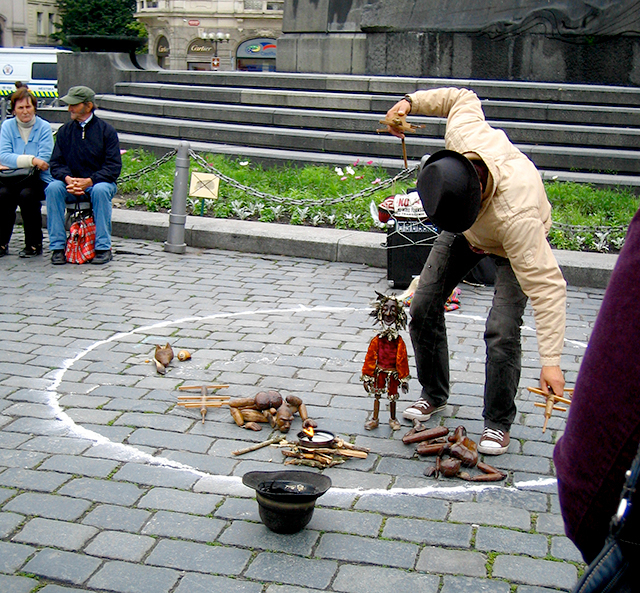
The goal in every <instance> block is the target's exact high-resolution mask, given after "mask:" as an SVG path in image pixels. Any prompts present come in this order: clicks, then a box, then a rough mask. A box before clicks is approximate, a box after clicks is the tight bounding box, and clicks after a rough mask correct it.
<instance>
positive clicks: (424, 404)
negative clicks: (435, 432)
mask: <svg viewBox="0 0 640 593" xmlns="http://www.w3.org/2000/svg"><path fill="white" fill-rule="evenodd" d="M446 407H447V404H446V403H444V404H442V405H441V406H438V407H435V406H432V405H431V404H430V403H429V402H428V401H427V400H426V399H419V400H418V401H417V402H416V403H415V404H411V405H410V406H409V407H408V408H407V409H406V410H405V411H404V412H402V417H403V418H404V419H405V420H419V421H420V422H425V421H426V420H429V418H431V416H433V415H434V414H435V413H436V412H441V411H442V410H444V409H445V408H446Z"/></svg>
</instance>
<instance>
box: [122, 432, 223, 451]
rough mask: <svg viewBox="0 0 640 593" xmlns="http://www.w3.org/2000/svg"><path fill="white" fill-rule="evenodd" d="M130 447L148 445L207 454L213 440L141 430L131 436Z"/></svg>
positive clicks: (189, 435) (128, 440)
mask: <svg viewBox="0 0 640 593" xmlns="http://www.w3.org/2000/svg"><path fill="white" fill-rule="evenodd" d="M127 442H128V443H129V444H130V445H134V446H135V445H146V446H147V447H157V448H160V449H172V450H176V451H189V452H192V453H206V452H207V450H208V449H209V447H210V446H211V439H210V438H208V437H204V436H198V435H192V434H177V433H174V432H169V431H166V430H152V429H149V428H139V429H138V430H136V431H134V432H133V433H132V434H130V435H129V438H128V439H127Z"/></svg>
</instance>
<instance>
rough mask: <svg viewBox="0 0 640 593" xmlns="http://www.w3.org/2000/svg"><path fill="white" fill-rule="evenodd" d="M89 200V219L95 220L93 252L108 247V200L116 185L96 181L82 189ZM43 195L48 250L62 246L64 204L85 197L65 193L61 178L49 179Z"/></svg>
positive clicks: (109, 247)
mask: <svg viewBox="0 0 640 593" xmlns="http://www.w3.org/2000/svg"><path fill="white" fill-rule="evenodd" d="M85 191H86V194H87V196H88V197H89V198H90V199H91V208H92V209H93V220H94V221H95V223H96V251H106V250H107V249H111V200H112V199H113V196H115V195H116V184H115V183H107V182H100V183H96V184H95V185H94V186H92V187H88V188H87V189H86V190H85ZM45 195H46V197H47V231H48V232H49V249H50V250H51V251H55V250H59V249H64V248H65V245H66V242H67V230H66V229H65V228H64V216H65V210H66V205H67V204H73V203H75V202H76V200H78V199H79V200H80V201H83V200H86V198H85V196H80V197H78V196H74V195H73V194H70V193H68V192H67V186H66V184H65V183H64V182H63V181H57V180H56V181H52V182H51V183H50V184H49V185H48V186H47V188H46V189H45Z"/></svg>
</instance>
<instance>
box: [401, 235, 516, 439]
mask: <svg viewBox="0 0 640 593" xmlns="http://www.w3.org/2000/svg"><path fill="white" fill-rule="evenodd" d="M483 257H487V256H486V255H483V254H477V253H475V252H473V251H472V250H471V249H470V248H469V244H468V243H467V240H466V239H465V238H464V236H463V235H456V234H453V233H447V232H442V233H441V234H440V235H439V236H438V238H437V239H436V241H435V243H434V245H433V247H432V249H431V252H430V254H429V257H428V259H427V261H426V263H425V265H424V268H423V269H422V273H421V274H420V283H419V285H418V289H417V290H416V293H415V295H414V297H413V300H412V302H411V322H410V324H409V333H410V335H411V342H412V343H413V349H414V352H415V358H416V368H417V371H418V381H419V382H420V385H421V386H422V394H421V397H422V398H423V399H425V400H427V401H428V402H429V403H431V404H432V405H433V406H436V407H438V406H441V405H443V404H444V403H445V402H446V401H447V400H448V398H449V348H448V345H447V330H446V326H445V315H444V313H445V310H444V304H445V302H446V300H447V298H448V297H449V295H450V294H451V292H452V291H453V289H454V288H455V287H456V286H457V285H458V284H459V283H460V282H461V280H462V279H463V278H464V277H465V276H466V275H467V273H469V271H471V270H472V269H473V268H474V267H475V265H476V264H477V263H478V262H479V261H480V260H481V259H482V258H483ZM492 257H494V259H495V262H496V280H495V288H494V295H493V303H492V306H491V310H490V312H489V316H488V318H487V322H486V327H485V333H484V341H485V345H486V353H487V358H486V364H485V386H484V411H483V413H482V415H483V417H484V419H485V425H486V426H488V427H490V428H496V429H500V430H505V431H508V430H509V429H510V428H511V424H513V421H514V419H515V415H516V405H515V397H516V393H517V390H518V384H519V382H520V370H521V346H520V327H521V326H522V316H523V314H524V309H525V306H526V304H527V297H526V295H525V294H524V293H523V292H522V289H521V288H520V284H519V283H518V280H517V279H516V277H515V274H514V273H513V270H512V269H511V264H510V263H509V260H507V259H504V258H500V257H495V256H492Z"/></svg>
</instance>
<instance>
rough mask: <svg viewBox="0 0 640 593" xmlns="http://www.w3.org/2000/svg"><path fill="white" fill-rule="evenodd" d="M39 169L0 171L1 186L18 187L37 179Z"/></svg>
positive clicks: (24, 168) (34, 167)
mask: <svg viewBox="0 0 640 593" xmlns="http://www.w3.org/2000/svg"><path fill="white" fill-rule="evenodd" d="M37 171H38V167H36V166H35V165H34V166H33V167H22V168H21V169H0V185H3V186H4V187H9V188H11V187H17V186H19V185H24V184H25V183H27V182H30V181H31V180H32V179H34V178H35V176H36V172H37Z"/></svg>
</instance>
